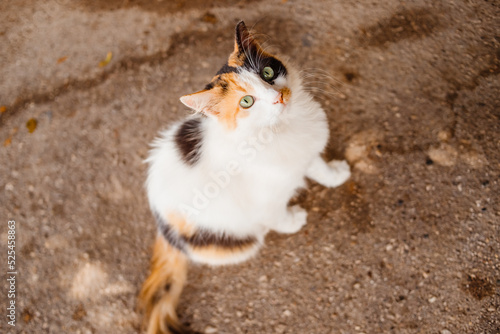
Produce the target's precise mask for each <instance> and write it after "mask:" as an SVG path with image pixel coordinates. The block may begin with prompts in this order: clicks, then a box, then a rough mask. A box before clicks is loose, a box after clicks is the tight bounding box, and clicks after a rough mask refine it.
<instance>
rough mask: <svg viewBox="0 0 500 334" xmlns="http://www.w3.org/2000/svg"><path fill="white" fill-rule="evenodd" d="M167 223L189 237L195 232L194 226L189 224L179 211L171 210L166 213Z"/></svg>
mask: <svg viewBox="0 0 500 334" xmlns="http://www.w3.org/2000/svg"><path fill="white" fill-rule="evenodd" d="M167 218H168V219H167V222H168V224H169V225H170V226H171V227H173V229H174V230H175V231H176V232H177V233H179V234H180V235H183V236H185V237H188V238H189V237H190V236H192V235H193V234H194V233H195V232H196V227H194V225H193V224H190V223H188V222H187V221H186V219H185V218H184V217H183V216H182V215H181V214H179V213H176V212H171V213H169V214H168V215H167Z"/></svg>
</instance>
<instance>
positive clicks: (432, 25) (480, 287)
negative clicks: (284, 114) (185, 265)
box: [0, 0, 500, 334]
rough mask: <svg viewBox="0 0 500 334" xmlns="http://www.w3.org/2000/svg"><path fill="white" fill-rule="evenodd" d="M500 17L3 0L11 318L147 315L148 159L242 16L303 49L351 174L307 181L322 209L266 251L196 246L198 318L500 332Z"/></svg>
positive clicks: (332, 154) (105, 320)
mask: <svg viewBox="0 0 500 334" xmlns="http://www.w3.org/2000/svg"><path fill="white" fill-rule="evenodd" d="M499 18H500V5H499V3H498V1H494V0H489V1H487V0H484V1H479V0H478V1H471V0H464V1H460V0H456V1H443V2H441V1H424V0H415V1H405V2H401V1H395V0H388V1H380V0H361V1H347V0H337V1H333V0H332V1H306V0H288V1H281V0H272V1H256V0H255V1H249V0H247V1H245V0H242V1H239V2H233V1H228V0H221V1H215V0H212V1H201V0H199V1H198V0H197V1H181V0H177V1H174V0H172V1H167V0H164V1H162V0H136V1H133V0H130V1H127V0H112V1H104V0H100V1H98V0H94V1H91V0H88V1H84V0H71V1H70V0H49V1H32V0H17V1H14V0H2V1H1V2H0V22H1V24H0V46H1V48H0V77H1V81H0V106H2V107H0V108H1V109H0V111H1V112H2V113H1V115H0V117H1V121H0V140H1V143H0V144H1V147H0V159H1V160H0V161H1V164H0V194H1V195H0V202H1V206H0V219H2V220H3V221H2V223H1V224H0V248H1V249H2V251H1V252H2V254H4V255H2V259H4V260H2V265H1V266H0V267H1V268H2V269H1V270H0V272H1V273H2V274H1V275H2V277H3V279H2V282H3V283H2V284H1V286H0V288H1V289H2V293H1V294H0V296H1V300H0V301H1V305H2V306H1V314H2V317H1V318H0V332H2V333H57V334H59V333H106V334H107V333H138V332H139V331H140V317H139V315H138V314H136V313H135V311H134V309H135V304H136V295H137V293H138V289H139V287H140V284H141V282H142V280H143V279H144V278H145V277H146V275H147V272H148V266H149V263H148V262H149V252H150V246H151V244H152V241H153V238H154V234H155V225H154V221H153V218H152V216H151V214H150V213H149V209H148V205H147V201H146V196H145V192H144V189H143V183H144V179H145V167H146V166H145V165H144V164H143V163H142V160H143V159H144V158H145V157H146V155H147V151H148V144H149V143H150V142H151V140H152V139H153V138H154V137H155V135H156V133H157V132H158V131H159V130H160V129H163V128H165V127H166V126H168V125H169V124H170V123H171V122H173V121H174V120H177V119H179V118H181V117H183V116H184V115H186V114H187V110H186V109H185V108H184V107H183V106H182V105H181V103H180V102H179V101H178V98H179V97H180V96H181V95H183V94H186V93H191V92H194V91H197V90H199V89H201V88H203V86H204V85H205V84H206V83H207V82H208V80H209V79H210V78H211V77H212V75H213V74H214V73H215V71H216V70H217V69H218V68H219V67H220V66H221V65H222V64H223V63H224V61H225V59H226V57H227V56H228V54H229V53H230V52H231V50H232V46H233V40H232V38H233V29H234V25H235V23H236V22H237V21H238V20H239V19H245V21H246V22H247V24H248V25H249V26H254V28H255V29H256V30H257V31H258V32H260V33H262V35H260V38H261V40H262V41H265V42H266V45H267V46H269V47H271V48H273V49H274V50H277V51H279V52H281V53H282V54H284V55H286V56H287V57H289V58H290V60H292V61H293V62H294V63H295V64H296V65H297V66H299V67H300V68H301V69H303V71H304V74H305V75H306V76H307V77H308V79H307V80H306V81H307V82H308V85H309V86H310V87H311V90H312V92H313V93H314V94H315V96H316V97H317V99H318V100H319V101H321V103H322V105H323V106H324V108H325V110H326V112H327V114H328V118H329V122H330V128H331V130H332V135H331V140H330V144H329V147H328V150H327V152H326V157H327V158H343V157H345V158H347V159H348V161H349V163H350V164H351V166H352V167H353V171H354V172H353V177H352V179H351V180H350V181H349V182H348V183H346V184H345V185H343V186H341V187H339V188H337V189H326V188H324V187H322V186H320V185H318V184H315V183H310V187H309V188H308V190H307V191H305V192H304V193H303V194H302V195H301V196H300V198H299V202H300V203H302V205H303V206H304V207H305V208H306V209H307V210H308V211H309V219H308V224H307V226H306V227H305V228H304V229H303V230H302V231H300V232H299V233H297V234H295V235H290V236H286V235H277V234H271V235H269V236H268V238H267V244H266V247H265V248H264V249H263V250H262V251H261V252H260V254H259V255H258V256H257V257H256V258H255V259H253V260H252V261H249V262H247V263H245V264H242V265H238V266H232V267H224V268H209V267H202V266H193V267H192V268H191V271H190V273H189V282H188V285H187V286H186V289H185V293H184V294H183V298H182V302H181V305H180V307H179V313H180V316H181V318H182V320H183V322H185V323H189V324H190V327H191V328H192V329H193V330H196V331H199V332H202V333H227V334H235V333H321V334H323V333H346V334H347V333H353V334H354V333H358V334H359V333H439V334H450V333H453V334H454V333H485V334H486V333H490V334H491V333H499V332H500V316H499V314H500V259H499V254H500V203H499V199H500V196H499V195H500V184H499V176H500V152H499V147H500V81H499V80H498V74H499V72H500V35H499V31H500V19H499ZM108 52H112V59H111V61H110V62H109V63H108V64H104V63H101V65H105V66H99V63H100V62H102V61H103V60H104V59H105V58H106V55H107V53H108ZM35 123H36V124H35ZM27 124H28V125H29V127H30V129H31V130H32V132H30V131H29V129H28V127H27ZM297 135H300V134H297ZM9 219H14V220H15V221H16V226H17V230H16V237H17V239H16V240H17V244H16V248H15V249H16V269H17V271H18V274H17V281H16V290H17V296H16V306H17V319H16V321H17V325H16V327H11V326H9V325H8V324H7V318H6V317H5V316H4V315H5V312H6V307H7V303H8V300H7V293H6V292H7V291H8V288H9V286H8V285H7V283H6V282H7V281H6V272H7V271H8V270H7V258H6V257H7V256H6V251H7V236H8V230H7V221H8V220H9Z"/></svg>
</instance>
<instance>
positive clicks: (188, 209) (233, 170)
mask: <svg viewBox="0 0 500 334" xmlns="http://www.w3.org/2000/svg"><path fill="white" fill-rule="evenodd" d="M282 122H283V123H284V124H286V123H288V122H287V121H282ZM275 137H276V133H275V132H273V131H272V130H271V129H270V128H268V127H266V128H262V129H261V130H260V131H259V133H258V134H257V135H256V136H253V137H249V138H248V139H246V140H244V141H242V142H241V143H240V144H238V146H237V152H238V155H239V157H240V159H239V160H238V159H232V160H229V161H228V162H227V163H226V164H225V166H224V168H223V169H222V170H219V171H217V172H210V174H209V175H210V179H211V180H210V181H208V182H207V183H206V184H205V185H204V186H203V187H202V188H201V189H200V188H194V189H193V192H194V197H193V200H192V203H191V204H190V205H188V204H184V203H183V204H180V205H179V211H180V212H181V213H182V214H183V215H185V216H186V217H187V218H189V217H192V216H196V215H198V214H199V213H200V212H201V211H202V210H204V209H206V208H207V207H208V205H209V204H210V201H211V200H213V199H215V198H216V197H217V196H219V195H220V193H221V191H222V190H223V189H225V188H227V186H228V185H229V184H230V183H231V180H232V178H233V177H235V176H237V175H239V174H241V172H242V171H243V163H249V162H252V161H254V160H255V159H256V158H257V155H258V153H259V152H262V151H263V150H264V149H265V148H266V147H267V146H268V145H269V144H271V143H272V142H273V141H274V139H275Z"/></svg>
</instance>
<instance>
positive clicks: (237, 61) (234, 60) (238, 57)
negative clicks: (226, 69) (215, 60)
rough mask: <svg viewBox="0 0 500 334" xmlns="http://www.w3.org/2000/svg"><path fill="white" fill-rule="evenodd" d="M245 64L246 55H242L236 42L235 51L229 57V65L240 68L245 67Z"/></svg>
mask: <svg viewBox="0 0 500 334" xmlns="http://www.w3.org/2000/svg"><path fill="white" fill-rule="evenodd" d="M244 62H245V54H244V53H243V52H242V53H240V52H239V49H238V43H236V42H234V51H233V53H231V55H230V56H229V59H228V60H227V64H228V65H229V66H231V67H239V66H243V64H244Z"/></svg>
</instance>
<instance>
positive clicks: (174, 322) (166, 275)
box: [139, 235, 188, 334]
mask: <svg viewBox="0 0 500 334" xmlns="http://www.w3.org/2000/svg"><path fill="white" fill-rule="evenodd" d="M187 266H188V259H187V257H186V255H184V254H183V253H182V252H181V251H180V250H178V249H177V248H174V247H173V246H171V245H170V244H169V243H168V242H167V241H166V240H165V239H164V238H163V236H161V235H158V236H157V237H156V241H155V245H154V250H153V257H152V259H151V274H150V275H149V277H148V278H147V279H146V281H145V282H144V284H143V286H142V290H141V293H140V295H139V308H140V309H141V310H142V311H143V312H144V313H145V315H146V317H145V322H146V323H147V333H148V334H170V333H171V332H180V331H182V328H181V327H182V326H181V324H180V322H179V319H178V318H177V313H176V312H175V308H176V307H177V304H178V302H179V297H180V295H181V292H182V289H183V287H184V284H185V282H186V276H187Z"/></svg>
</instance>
